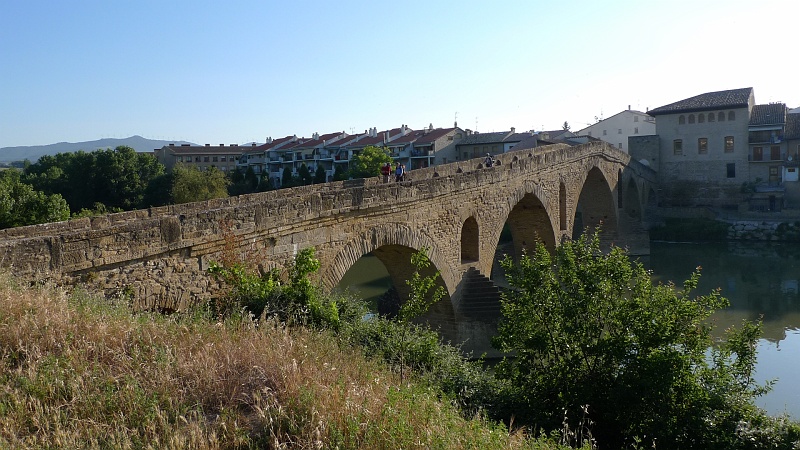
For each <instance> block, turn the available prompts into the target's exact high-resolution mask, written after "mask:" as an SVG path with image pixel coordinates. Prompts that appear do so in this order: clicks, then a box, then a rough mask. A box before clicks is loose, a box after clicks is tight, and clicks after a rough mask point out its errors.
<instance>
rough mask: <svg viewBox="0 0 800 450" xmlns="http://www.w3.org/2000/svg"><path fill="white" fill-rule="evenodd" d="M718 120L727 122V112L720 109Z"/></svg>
mask: <svg viewBox="0 0 800 450" xmlns="http://www.w3.org/2000/svg"><path fill="white" fill-rule="evenodd" d="M717 120H719V121H720V122H725V113H724V112H722V111H720V112H719V114H717Z"/></svg>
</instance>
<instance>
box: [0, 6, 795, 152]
mask: <svg viewBox="0 0 800 450" xmlns="http://www.w3.org/2000/svg"><path fill="white" fill-rule="evenodd" d="M798 17H800V0H758V1H756V0H725V1H718V0H691V1H687V0H669V1H647V0H634V1H628V0H605V1H599V0H585V1H582V0H562V1H558V2H556V1H547V2H545V1H534V0H519V1H504V0H495V1H491V2H489V1H481V2H464V1H461V2H458V1H438V0H425V1H419V0H406V1H404V2H383V1H374V0H368V1H366V0H365V1H350V0H339V1H335V2H334V1H321V0H319V1H316V0H315V1H306V0H291V1H277V0H258V1H256V0H253V1H244V0H243V1H237V0H231V1H228V2H224V3H223V2H216V1H207V0H192V1H183V0H175V1H168V0H156V1H151V0H136V1H134V0H119V1H116V0H115V1H108V0H97V1H95V0H75V1H68V2H61V1H58V2H56V1H52V0H47V1H41V0H25V1H20V0H0V147H11V146H25V145H44V144H51V143H56V142H82V141H90V140H96V139H101V138H125V137H129V136H132V135H140V136H144V137H146V138H149V139H161V140H175V141H178V140H185V141H189V142H193V143H196V144H201V145H202V144H206V143H208V144H212V145H216V144H226V145H227V144H231V143H238V144H244V143H249V142H264V141H265V140H266V138H267V137H272V138H279V137H283V136H287V135H295V134H296V135H297V136H301V137H302V136H305V137H310V136H311V135H312V134H313V133H314V132H319V133H320V134H324V133H330V132H338V131H344V132H346V133H349V134H355V133H362V132H364V131H365V130H367V129H368V128H372V127H376V128H378V130H386V129H391V128H396V127H399V126H400V125H402V124H406V125H408V126H409V127H411V128H413V129H420V128H423V127H427V126H429V125H430V124H432V125H433V126H434V127H435V128H440V127H442V128H445V127H451V126H453V124H454V122H456V121H457V123H458V126H460V127H461V128H469V129H471V130H477V131H480V132H491V131H503V130H508V129H510V128H511V127H515V128H516V129H517V131H522V130H536V131H541V130H543V129H545V130H554V129H561V127H562V125H563V123H564V122H565V121H567V122H568V123H569V124H570V126H571V129H572V130H573V131H577V130H579V129H581V128H584V127H586V126H588V125H589V124H592V123H594V122H596V121H597V120H598V119H601V118H604V117H610V116H612V115H614V114H616V113H618V112H620V111H622V110H624V109H627V108H628V107H629V106H630V107H631V108H632V109H636V110H640V111H645V110H646V109H648V108H649V109H653V108H656V107H659V106H663V105H666V104H669V103H672V102H675V101H678V100H682V99H684V98H688V97H692V96H694V95H698V94H702V93H705V92H712V91H720V90H727V89H738V88H744V87H752V88H753V89H754V92H755V99H756V103H759V104H761V103H770V102H783V103H786V104H787V106H789V107H790V108H795V107H800V57H799V56H798V53H797V50H796V49H797V47H798V45H797V44H798V41H799V40H800V33H799V32H798V29H797V25H798Z"/></svg>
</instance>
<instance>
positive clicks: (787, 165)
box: [629, 88, 800, 212]
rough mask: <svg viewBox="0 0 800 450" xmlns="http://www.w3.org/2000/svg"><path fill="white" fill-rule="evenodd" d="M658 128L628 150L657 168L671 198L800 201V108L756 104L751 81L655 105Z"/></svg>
mask: <svg viewBox="0 0 800 450" xmlns="http://www.w3.org/2000/svg"><path fill="white" fill-rule="evenodd" d="M648 115H650V116H652V117H654V118H657V119H658V120H657V122H656V136H654V137H652V138H649V137H645V136H632V137H631V138H630V139H629V146H630V154H631V156H633V157H634V158H635V159H636V160H638V161H640V162H643V163H645V164H647V165H649V166H650V167H651V168H653V169H654V170H656V171H657V172H658V177H659V185H660V189H661V194H662V195H661V196H660V197H661V199H662V201H663V202H665V203H666V205H667V206H712V207H718V208H723V209H738V210H751V211H765V212H767V211H771V212H777V211H781V210H782V209H784V208H786V207H792V208H797V207H800V181H798V178H799V177H798V175H800V174H799V173H798V170H800V169H798V160H797V158H798V155H799V154H800V114H793V113H792V110H790V109H789V108H787V107H786V105H785V104H783V103H770V104H765V105H757V104H756V103H755V96H754V94H753V88H743V89H733V90H727V91H718V92H708V93H705V94H700V95H697V96H694V97H690V98H687V99H684V100H680V101H678V102H675V103H670V104H668V105H665V106H661V107H659V108H656V109H653V110H651V111H649V112H648Z"/></svg>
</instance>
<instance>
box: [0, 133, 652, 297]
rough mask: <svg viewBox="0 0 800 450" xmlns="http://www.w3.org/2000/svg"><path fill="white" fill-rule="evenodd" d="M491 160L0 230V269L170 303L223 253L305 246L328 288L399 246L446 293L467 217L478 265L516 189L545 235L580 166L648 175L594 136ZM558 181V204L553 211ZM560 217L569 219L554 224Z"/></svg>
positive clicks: (609, 176) (199, 287)
mask: <svg viewBox="0 0 800 450" xmlns="http://www.w3.org/2000/svg"><path fill="white" fill-rule="evenodd" d="M497 160H498V161H499V163H500V164H499V165H498V166H497V167H493V168H489V169H482V168H480V167H481V166H480V163H481V161H480V159H475V160H468V161H459V162H456V163H451V164H446V165H441V166H435V167H429V168H425V169H418V170H414V171H412V172H411V173H410V177H409V178H410V181H406V182H403V183H389V184H382V183H380V180H379V178H378V177H374V178H369V179H359V180H352V181H344V182H334V183H327V184H321V185H312V186H303V187H297V188H292V189H285V190H279V191H271V192H266V193H258V194H251V195H243V196H238V197H229V198H223V199H216V200H210V201H206V202H198V203H189V204H182V205H172V206H166V207H160V208H151V209H147V210H138V211H130V212H124V213H117V214H110V215H107V216H100V217H93V218H84V219H77V220H72V221H68V222H59V223H52V224H43V225H34V226H29V227H21V228H13V229H7V230H0V268H4V269H5V270H8V271H10V272H11V273H13V274H14V275H16V276H17V277H19V278H21V279H27V280H32V281H33V280H47V279H49V280H52V281H55V282H58V283H65V284H75V283H83V285H84V286H86V287H87V288H89V289H90V290H96V291H99V292H103V293H105V294H115V293H121V292H122V293H125V294H126V295H131V296H132V298H133V299H134V300H135V302H136V304H137V305H138V306H139V307H143V308H168V309H180V308H183V307H185V306H186V305H188V304H190V303H192V302H194V301H197V300H200V299H204V298H208V297H209V296H213V295H214V293H215V292H216V290H217V289H218V287H219V286H217V284H216V283H215V282H214V281H213V280H212V279H211V278H210V277H208V276H207V275H206V274H205V271H206V269H207V268H208V266H209V264H210V262H212V261H219V260H220V259H221V258H222V257H223V251H228V252H232V253H233V254H234V255H236V256H239V257H245V258H247V259H248V261H254V262H256V263H257V264H258V265H259V266H260V267H262V268H264V269H269V268H272V267H283V266H284V265H285V264H287V263H288V262H289V261H291V260H292V259H293V257H294V255H295V254H296V252H297V251H298V250H299V249H302V248H306V247H309V246H314V247H315V248H316V249H317V256H318V258H319V259H320V262H321V263H322V270H321V273H320V281H321V282H322V283H323V285H324V286H326V287H328V288H330V287H332V286H334V285H335V284H336V283H337V282H338V280H339V279H340V278H341V275H343V274H344V272H345V271H346V270H347V269H348V268H349V267H350V266H351V265H352V263H353V262H355V260H356V259H358V258H359V257H360V256H362V255H363V254H364V253H367V252H369V251H372V250H375V249H377V248H380V247H381V246H386V245H400V246H404V247H407V248H411V249H419V248H421V247H428V248H429V249H430V251H429V255H430V257H431V260H432V262H433V263H434V265H435V266H436V268H437V269H438V270H439V271H440V272H441V274H442V278H443V280H444V283H445V285H446V287H447V290H448V292H449V293H450V294H451V295H452V294H453V293H454V292H456V289H457V286H458V284H459V283H460V280H461V277H462V275H463V273H464V271H465V270H466V266H464V265H462V263H461V255H460V249H461V242H460V239H461V236H460V234H461V230H462V227H463V224H464V222H465V221H466V220H467V219H469V218H470V217H472V218H474V219H475V220H476V222H477V224H478V227H479V233H478V236H479V240H480V241H479V244H478V248H479V253H480V258H479V259H480V260H479V261H478V262H477V263H472V264H473V265H475V266H477V267H479V268H480V270H481V271H482V272H483V273H489V270H490V269H491V265H492V262H493V256H494V250H495V247H496V245H497V242H498V239H499V235H500V232H501V230H502V227H503V224H504V223H505V221H506V219H507V218H508V217H509V214H510V212H511V211H512V209H513V208H514V207H515V206H516V205H517V203H518V202H519V201H520V200H521V199H522V198H524V197H525V196H526V195H533V196H535V197H536V198H537V199H539V201H540V202H541V205H542V207H543V210H542V213H541V214H544V215H545V217H547V220H545V221H544V222H543V223H542V224H541V225H539V226H540V228H541V229H540V230H538V231H539V232H540V233H545V234H546V233H552V234H553V235H554V236H553V239H554V240H555V239H556V237H557V236H555V235H559V236H560V234H562V233H563V234H567V233H571V230H572V225H573V223H572V222H573V218H574V214H575V208H576V206H577V199H578V198H579V196H580V195H581V191H582V189H583V185H584V182H585V180H586V177H587V174H588V173H589V171H590V170H591V169H593V168H595V169H598V170H600V171H601V173H603V174H605V175H603V179H604V180H606V184H607V187H606V188H605V189H609V190H610V189H614V188H615V187H616V185H617V183H618V181H619V180H618V178H619V176H623V177H627V178H630V177H634V178H636V179H637V180H644V182H646V183H651V184H652V183H654V181H655V173H654V172H653V171H652V170H650V169H649V168H647V167H644V166H642V165H640V164H638V163H636V162H635V161H630V157H629V156H628V155H627V154H624V153H622V152H619V151H617V150H616V149H613V148H612V147H610V146H608V145H607V144H605V143H599V144H598V143H593V144H586V145H584V146H579V147H566V146H551V147H546V148H543V149H537V150H536V152H535V153H534V152H533V151H528V150H526V151H520V152H509V153H506V154H503V155H498V156H497ZM627 178H626V179H627ZM561 184H563V185H565V187H566V189H565V191H566V193H567V199H566V202H565V205H566V208H567V211H566V212H564V211H559V186H560V185H561ZM630 184H631V185H635V184H636V183H630ZM612 197H615V196H606V197H604V198H609V199H611V198H612ZM611 203H613V200H612V201H611ZM487 205H489V207H487ZM616 213H617V211H616V207H615V205H613V204H609V205H607V206H606V211H605V213H604V214H605V215H606V216H608V215H609V214H611V215H613V214H616ZM560 214H565V215H566V216H568V218H569V219H568V220H567V221H566V223H567V229H565V230H560V229H559V217H560ZM547 222H549V223H550V225H549V228H548V224H547Z"/></svg>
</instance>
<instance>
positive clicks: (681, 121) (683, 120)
mask: <svg viewBox="0 0 800 450" xmlns="http://www.w3.org/2000/svg"><path fill="white" fill-rule="evenodd" d="M685 123H686V117H683V114H681V115H680V116H678V125H683V124H685Z"/></svg>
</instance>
